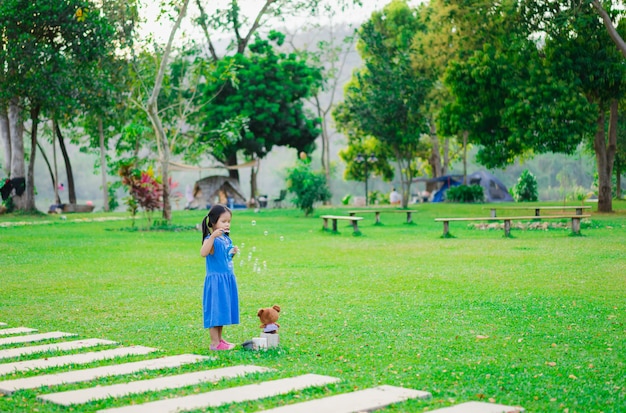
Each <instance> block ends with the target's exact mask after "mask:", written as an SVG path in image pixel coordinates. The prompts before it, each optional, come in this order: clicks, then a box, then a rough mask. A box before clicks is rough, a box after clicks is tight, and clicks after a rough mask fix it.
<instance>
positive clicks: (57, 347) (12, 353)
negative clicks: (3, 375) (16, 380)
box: [0, 338, 117, 359]
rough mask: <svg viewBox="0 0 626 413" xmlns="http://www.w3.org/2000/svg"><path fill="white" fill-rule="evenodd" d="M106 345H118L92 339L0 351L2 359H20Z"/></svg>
mask: <svg viewBox="0 0 626 413" xmlns="http://www.w3.org/2000/svg"><path fill="white" fill-rule="evenodd" d="M105 344H117V343H116V342H115V341H111V340H100V339H99V338H90V339H88V340H75V341H66V342H63V343H55V344H44V345H41V346H29V347H20V348H10V349H7V350H0V359H7V358H11V357H19V356H24V355H27V354H35V353H43V352H46V351H65V350H76V349H79V348H85V347H95V346H102V345H105Z"/></svg>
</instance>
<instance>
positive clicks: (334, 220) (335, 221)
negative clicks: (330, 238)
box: [333, 219, 337, 232]
mask: <svg viewBox="0 0 626 413" xmlns="http://www.w3.org/2000/svg"><path fill="white" fill-rule="evenodd" d="M333 232H337V220H336V219H333Z"/></svg>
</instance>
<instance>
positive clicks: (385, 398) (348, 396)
mask: <svg viewBox="0 0 626 413" xmlns="http://www.w3.org/2000/svg"><path fill="white" fill-rule="evenodd" d="M429 397H431V394H430V393H428V392H425V391H419V390H412V389H405V388H403V387H394V386H378V387H374V388H372V389H366V390H359V391H355V392H352V393H345V394H339V395H337V396H331V397H325V398H323V399H316V400H311V401H308V402H302V403H296V404H291V405H288V406H281V407H277V408H275V409H269V410H263V413H270V412H272V413H317V412H333V413H358V412H371V411H373V410H377V409H382V408H383V407H386V406H388V405H390V404H393V403H399V402H403V401H406V400H409V399H427V398H429Z"/></svg>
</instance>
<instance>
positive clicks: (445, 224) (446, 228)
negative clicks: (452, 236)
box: [443, 221, 450, 237]
mask: <svg viewBox="0 0 626 413" xmlns="http://www.w3.org/2000/svg"><path fill="white" fill-rule="evenodd" d="M449 232H450V225H449V223H448V221H443V236H444V237H447V236H448V233H449Z"/></svg>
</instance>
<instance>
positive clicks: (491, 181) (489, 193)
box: [429, 171, 513, 202]
mask: <svg viewBox="0 0 626 413" xmlns="http://www.w3.org/2000/svg"><path fill="white" fill-rule="evenodd" d="M429 182H443V184H442V186H441V188H439V190H438V191H437V192H435V193H434V194H433V199H432V202H442V201H444V200H445V197H446V191H447V190H448V188H450V187H452V186H459V185H461V184H463V175H445V176H440V177H438V178H434V179H432V180H429ZM467 184H468V185H480V186H482V187H483V193H484V194H485V202H513V197H512V196H511V194H509V191H508V189H507V188H506V186H505V185H504V184H503V183H502V182H501V181H500V180H499V179H498V178H496V177H495V176H493V175H492V174H490V173H489V172H487V171H479V172H475V173H473V174H471V175H467Z"/></svg>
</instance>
